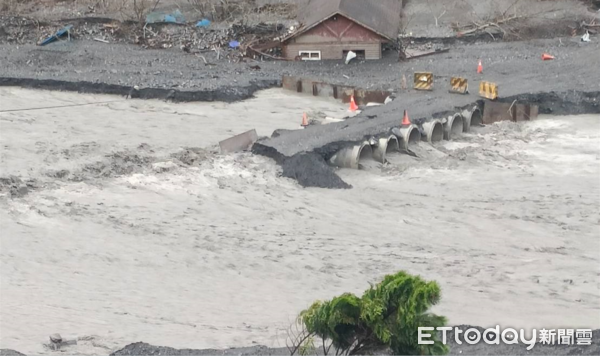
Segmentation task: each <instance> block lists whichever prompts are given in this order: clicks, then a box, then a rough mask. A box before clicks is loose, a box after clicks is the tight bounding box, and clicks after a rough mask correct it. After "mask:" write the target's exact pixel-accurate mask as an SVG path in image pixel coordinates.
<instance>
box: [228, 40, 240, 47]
mask: <svg viewBox="0 0 600 356" xmlns="http://www.w3.org/2000/svg"><path fill="white" fill-rule="evenodd" d="M239 46H240V43H239V42H238V41H231V42H229V47H231V48H238V47H239Z"/></svg>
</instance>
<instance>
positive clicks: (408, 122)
mask: <svg viewBox="0 0 600 356" xmlns="http://www.w3.org/2000/svg"><path fill="white" fill-rule="evenodd" d="M410 124H411V122H410V119H409V118H408V113H407V112H406V110H404V117H403V118H402V126H408V125H410Z"/></svg>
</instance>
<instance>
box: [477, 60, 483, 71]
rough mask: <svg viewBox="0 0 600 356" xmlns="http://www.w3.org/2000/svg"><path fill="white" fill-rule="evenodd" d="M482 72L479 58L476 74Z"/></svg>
mask: <svg viewBox="0 0 600 356" xmlns="http://www.w3.org/2000/svg"><path fill="white" fill-rule="evenodd" d="M481 73H483V65H482V64H481V59H480V60H479V64H478V65H477V74H481Z"/></svg>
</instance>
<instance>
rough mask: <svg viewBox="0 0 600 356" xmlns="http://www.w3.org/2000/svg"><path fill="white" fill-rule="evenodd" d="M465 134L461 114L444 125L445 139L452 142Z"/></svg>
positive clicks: (449, 118)
mask: <svg viewBox="0 0 600 356" xmlns="http://www.w3.org/2000/svg"><path fill="white" fill-rule="evenodd" d="M462 132H463V117H462V115H460V114H455V115H454V116H450V117H448V118H447V119H446V123H445V124H444V138H445V139H446V140H452V139H454V138H456V137H458V136H460V134H462Z"/></svg>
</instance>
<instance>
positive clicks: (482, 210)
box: [0, 88, 600, 355]
mask: <svg viewBox="0 0 600 356" xmlns="http://www.w3.org/2000/svg"><path fill="white" fill-rule="evenodd" d="M0 98H2V109H4V110H7V109H25V108H31V107H33V106H36V107H42V106H57V105H73V104H81V103H89V102H98V101H111V100H121V99H120V98H119V97H110V96H104V97H101V96H88V95H85V96H81V95H75V94H67V93H55V92H35V91H29V90H22V89H14V88H10V89H8V88H3V89H1V90H0ZM305 100H306V99H304V98H302V97H298V96H292V95H286V94H284V93H282V92H280V91H270V92H267V93H259V95H258V97H257V98H256V99H253V100H250V101H245V102H240V103H237V104H231V105H228V104H185V105H173V104H168V103H164V102H158V101H138V100H129V101H119V102H116V103H110V104H101V105H90V106H80V107H72V108H69V109H61V110H60V111H57V110H51V109H47V110H35V111H18V112H6V113H1V114H0V125H1V129H2V135H1V137H0V139H1V141H2V142H1V147H2V155H1V167H2V174H3V177H4V176H5V175H16V176H17V178H19V179H20V180H21V181H22V182H29V186H28V187H27V189H16V190H15V189H12V190H11V189H4V190H3V193H2V194H3V195H2V196H1V197H0V221H1V225H2V236H1V243H2V249H1V251H0V257H1V259H0V261H1V264H2V265H1V271H2V283H1V284H0V288H1V289H0V292H1V296H2V303H1V304H0V307H1V314H2V319H3V322H2V325H1V330H0V331H1V332H0V335H1V339H0V344H1V347H2V348H13V349H16V350H19V351H21V352H24V353H27V354H49V353H51V351H50V350H48V349H46V348H45V347H44V346H43V343H44V342H46V341H47V340H48V335H49V334H52V333H55V332H59V333H61V334H63V335H65V336H66V335H72V334H77V335H78V336H79V338H80V341H79V343H78V345H77V346H73V347H70V348H68V349H66V351H67V352H68V353H72V354H75V353H77V354H88V355H89V354H108V353H110V352H111V351H113V350H116V349H118V348H120V347H123V346H124V345H126V344H128V343H131V342H135V341H145V342H149V343H152V344H155V345H164V346H172V347H178V348H183V347H189V348H206V347H218V348H221V347H228V346H244V345H252V344H253V342H256V343H259V344H264V345H267V346H284V343H285V336H284V330H285V329H286V328H287V326H288V325H289V323H290V321H291V320H292V319H293V318H294V316H295V315H296V314H297V313H298V312H299V311H300V310H302V309H303V308H305V307H307V306H308V305H309V304H310V303H311V302H312V301H314V300H315V299H323V298H331V297H332V296H334V295H337V294H340V293H343V292H355V293H360V292H361V291H363V290H364V289H366V288H367V287H368V283H369V282H376V281H377V280H379V279H380V278H381V277H382V276H383V275H385V274H387V273H392V272H395V271H398V270H401V269H404V270H407V271H409V272H410V273H415V274H420V275H422V276H423V277H424V278H426V279H435V280H437V281H438V282H439V283H440V285H441V286H442V289H443V297H442V303H441V304H440V305H439V306H438V307H436V309H435V312H437V313H440V314H443V315H446V316H448V317H449V320H450V323H451V324H472V325H481V326H489V325H495V324H496V323H500V324H501V325H503V326H511V327H517V328H521V327H534V326H537V327H547V328H548V327H576V328H583V327H590V328H598V327H599V326H600V324H598V320H599V318H598V316H600V309H599V308H598V305H600V296H599V293H598V291H599V288H600V285H599V283H598V273H599V272H598V265H599V263H600V256H598V253H597V252H598V249H599V248H600V241H599V240H598V233H599V231H598V223H599V219H600V217H599V215H598V197H599V194H600V182H599V181H598V176H599V174H600V163H599V162H600V151H599V147H600V146H599V143H600V117H598V116H597V115H587V116H586V115H583V116H572V117H554V118H552V117H542V118H540V119H539V120H537V121H535V122H530V123H526V124H519V125H517V124H513V123H501V124H496V125H491V126H488V127H485V128H480V129H477V130H475V131H473V132H472V133H469V134H466V135H465V136H463V137H462V138H461V139H459V140H457V141H454V142H444V143H442V144H440V146H438V147H436V148H432V147H431V146H427V145H424V146H421V147H418V148H417V151H418V153H419V154H420V155H421V157H422V158H421V159H418V160H415V159H412V158H409V157H408V156H401V155H399V154H398V155H396V156H392V157H390V160H391V162H392V164H391V165H389V166H386V167H372V168H371V170H370V171H350V170H341V171H339V172H338V173H339V174H340V175H341V177H342V178H343V179H345V180H346V181H347V182H349V183H351V184H352V185H353V186H354V189H351V190H344V191H340V190H324V189H316V188H308V189H303V188H300V187H299V186H298V184H297V183H296V182H294V181H292V180H289V179H285V178H281V177H279V168H278V167H277V166H276V165H275V163H274V162H273V161H271V160H269V159H268V158H265V157H260V156H253V155H251V154H235V155H230V156H220V155H217V154H214V153H211V152H210V149H211V147H213V146H214V145H215V144H216V142H218V140H220V139H222V138H226V137H228V136H230V135H232V134H235V133H238V132H239V131H243V130H245V129H248V128H253V127H257V129H258V131H259V134H260V135H268V134H270V132H271V131H272V130H273V129H275V128H295V127H297V124H298V116H297V115H298V113H299V112H302V111H303V110H304V108H305V107H307V106H310V107H312V108H315V106H316V107H318V108H319V110H320V111H323V112H327V113H330V115H345V114H346V112H345V107H342V106H341V105H339V104H337V103H331V102H327V101H317V102H315V101H314V100H313V99H312V98H310V105H309V104H308V102H307V101H305ZM182 147H200V149H188V150H184V149H182ZM202 147H205V148H206V147H208V149H202ZM4 183H6V180H3V184H4ZM7 184H12V183H10V182H9V183H7ZM22 184H23V185H26V184H25V183H22ZM5 188H6V187H5ZM8 188H10V187H8ZM17 188H19V187H17Z"/></svg>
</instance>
